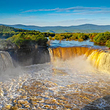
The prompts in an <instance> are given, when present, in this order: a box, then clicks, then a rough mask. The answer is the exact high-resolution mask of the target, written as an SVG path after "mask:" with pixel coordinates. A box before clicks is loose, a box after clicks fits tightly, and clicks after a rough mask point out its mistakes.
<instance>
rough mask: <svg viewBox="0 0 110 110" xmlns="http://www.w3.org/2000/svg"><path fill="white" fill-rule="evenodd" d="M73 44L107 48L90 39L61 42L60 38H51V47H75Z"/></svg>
mask: <svg viewBox="0 0 110 110" xmlns="http://www.w3.org/2000/svg"><path fill="white" fill-rule="evenodd" d="M73 46H88V47H94V48H106V47H105V46H99V45H94V42H90V41H89V40H86V41H83V42H79V41H74V40H72V41H66V40H62V41H61V42H60V41H59V40H51V41H50V47H73Z"/></svg>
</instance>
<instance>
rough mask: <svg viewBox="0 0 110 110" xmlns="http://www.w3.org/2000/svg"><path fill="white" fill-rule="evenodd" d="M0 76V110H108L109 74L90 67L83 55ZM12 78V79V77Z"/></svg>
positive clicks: (32, 66) (6, 72) (24, 68)
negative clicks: (0, 79) (0, 80)
mask: <svg viewBox="0 0 110 110" xmlns="http://www.w3.org/2000/svg"><path fill="white" fill-rule="evenodd" d="M5 75H6V76H7V75H8V77H9V78H6V77H5V76H4V73H3V74H2V75H1V77H2V80H3V79H4V80H5V81H4V80H3V81H4V82H1V83H0V109H3V110H6V109H7V110H8V109H11V110H23V109H24V110H25V109H28V110H43V109H47V110H51V109H53V110H55V109H57V110H67V109H68V110H80V109H82V110H109V109H110V101H109V100H110V92H109V90H110V74H109V73H105V72H101V71H99V70H98V69H97V68H95V67H93V66H92V65H91V64H90V62H88V61H87V60H86V58H85V57H84V56H83V55H80V56H77V57H72V58H70V59H67V60H63V59H55V61H54V62H50V63H45V64H37V65H31V66H26V67H19V68H16V69H14V70H11V72H10V73H9V71H5ZM13 75H14V77H13Z"/></svg>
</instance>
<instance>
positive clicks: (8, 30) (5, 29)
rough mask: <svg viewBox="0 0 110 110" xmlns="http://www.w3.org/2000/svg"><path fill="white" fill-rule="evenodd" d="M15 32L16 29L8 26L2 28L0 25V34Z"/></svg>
mask: <svg viewBox="0 0 110 110" xmlns="http://www.w3.org/2000/svg"><path fill="white" fill-rule="evenodd" d="M12 31H14V32H16V31H17V29H15V28H14V27H9V26H4V25H1V26H0V32H12Z"/></svg>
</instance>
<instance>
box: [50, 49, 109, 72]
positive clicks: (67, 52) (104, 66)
mask: <svg viewBox="0 0 110 110" xmlns="http://www.w3.org/2000/svg"><path fill="white" fill-rule="evenodd" d="M49 52H50V56H51V62H56V61H58V60H63V61H65V60H71V59H72V58H75V57H78V56H84V58H86V61H88V62H90V64H92V65H93V66H94V67H96V68H97V69H99V70H101V71H106V72H110V53H109V52H108V51H104V50H99V49H94V48H88V47H58V48H52V49H51V48H50V49H49Z"/></svg>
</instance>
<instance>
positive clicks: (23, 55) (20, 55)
mask: <svg viewBox="0 0 110 110" xmlns="http://www.w3.org/2000/svg"><path fill="white" fill-rule="evenodd" d="M8 52H9V53H10V55H11V57H12V58H13V63H14V65H15V66H17V65H21V66H27V65H32V64H41V63H46V62H49V61H50V56H49V51H48V49H47V47H37V48H34V49H29V48H22V49H17V50H9V51H8Z"/></svg>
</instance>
